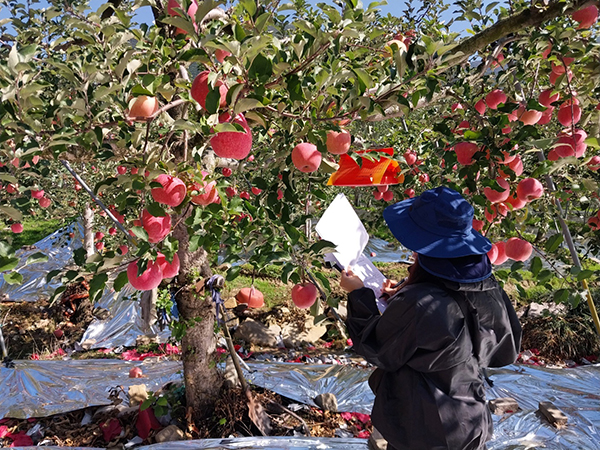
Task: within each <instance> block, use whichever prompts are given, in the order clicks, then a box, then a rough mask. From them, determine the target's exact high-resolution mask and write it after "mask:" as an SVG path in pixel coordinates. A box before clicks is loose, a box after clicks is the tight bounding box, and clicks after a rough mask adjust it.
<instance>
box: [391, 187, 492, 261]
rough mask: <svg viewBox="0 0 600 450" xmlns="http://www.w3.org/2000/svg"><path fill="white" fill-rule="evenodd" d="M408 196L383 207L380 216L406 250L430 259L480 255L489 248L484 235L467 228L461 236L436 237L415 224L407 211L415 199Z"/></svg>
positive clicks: (487, 240)
mask: <svg viewBox="0 0 600 450" xmlns="http://www.w3.org/2000/svg"><path fill="white" fill-rule="evenodd" d="M415 200H416V197H415V198H410V199H407V200H404V201H401V202H398V203H395V204H393V205H390V206H388V207H387V208H385V209H384V210H383V218H384V219H385V222H386V223H387V226H388V228H389V229H390V231H391V232H392V234H393V235H394V237H395V238H396V239H398V241H399V242H400V243H401V244H402V245H404V246H405V247H406V248H408V249H409V250H412V251H414V252H417V253H420V254H422V255H425V256H431V257H434V258H459V257H461V256H468V255H483V254H484V253H487V252H489V251H490V250H491V248H492V243H491V242H490V241H489V239H487V238H486V237H484V236H482V235H481V234H479V233H478V232H477V231H475V230H473V229H471V230H470V231H469V232H467V233H465V234H464V235H462V236H450V237H448V236H440V235H437V234H434V233H432V232H430V231H428V230H426V229H425V228H422V227H421V226H419V224H417V223H416V222H415V221H414V220H413V219H412V217H410V214H409V213H408V212H409V210H410V207H411V206H412V205H413V203H414V202H415Z"/></svg>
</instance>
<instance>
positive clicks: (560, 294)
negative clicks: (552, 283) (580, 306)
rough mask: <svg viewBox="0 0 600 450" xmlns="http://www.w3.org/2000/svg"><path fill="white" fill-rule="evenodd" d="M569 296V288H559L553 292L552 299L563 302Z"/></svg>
mask: <svg viewBox="0 0 600 450" xmlns="http://www.w3.org/2000/svg"><path fill="white" fill-rule="evenodd" d="M568 298H569V290H568V289H559V290H558V291H556V292H555V293H554V301H555V302H556V303H563V302H564V301H566V300H567V299H568Z"/></svg>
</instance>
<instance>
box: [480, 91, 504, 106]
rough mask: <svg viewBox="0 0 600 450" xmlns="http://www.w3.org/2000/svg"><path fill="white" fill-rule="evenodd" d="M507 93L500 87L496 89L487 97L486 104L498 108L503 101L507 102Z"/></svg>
mask: <svg viewBox="0 0 600 450" xmlns="http://www.w3.org/2000/svg"><path fill="white" fill-rule="evenodd" d="M506 98H507V97H506V94H505V93H504V92H502V91H501V90H500V89H494V90H493V91H492V92H490V93H489V94H488V95H486V97H485V104H486V105H487V106H488V107H489V108H491V109H497V108H498V105H500V104H501V103H506Z"/></svg>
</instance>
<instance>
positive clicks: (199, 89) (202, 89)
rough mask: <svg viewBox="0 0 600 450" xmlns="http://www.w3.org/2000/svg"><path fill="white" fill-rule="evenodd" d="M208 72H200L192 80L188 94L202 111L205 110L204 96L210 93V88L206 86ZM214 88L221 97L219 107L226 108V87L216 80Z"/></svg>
mask: <svg viewBox="0 0 600 450" xmlns="http://www.w3.org/2000/svg"><path fill="white" fill-rule="evenodd" d="M209 74H210V72H209V71H208V70H205V71H204V72H200V73H199V74H198V75H197V76H196V78H194V82H193V83H192V89H191V91H190V94H191V96H192V98H193V99H194V100H196V101H197V102H198V103H200V106H202V107H203V108H204V109H206V96H207V95H208V93H209V92H210V88H209V86H208V75H209ZM215 88H218V89H219V94H220V96H221V98H220V101H219V106H220V107H221V108H224V107H225V106H227V91H228V90H229V89H227V86H225V84H223V82H222V81H221V80H217V81H216V82H215Z"/></svg>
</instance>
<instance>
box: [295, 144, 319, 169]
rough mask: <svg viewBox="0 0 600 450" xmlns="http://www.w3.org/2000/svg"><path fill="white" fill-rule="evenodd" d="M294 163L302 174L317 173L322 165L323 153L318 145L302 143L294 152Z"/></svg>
mask: <svg viewBox="0 0 600 450" xmlns="http://www.w3.org/2000/svg"><path fill="white" fill-rule="evenodd" d="M292 163H293V164H294V166H295V167H296V169H298V170H299V171H300V172H305V173H310V172H315V171H316V170H317V169H318V168H319V166H320V165H321V153H320V152H319V150H317V146H316V145H314V144H311V143H309V142H302V143H300V144H298V145H296V146H295V147H294V149H293V150H292Z"/></svg>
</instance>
